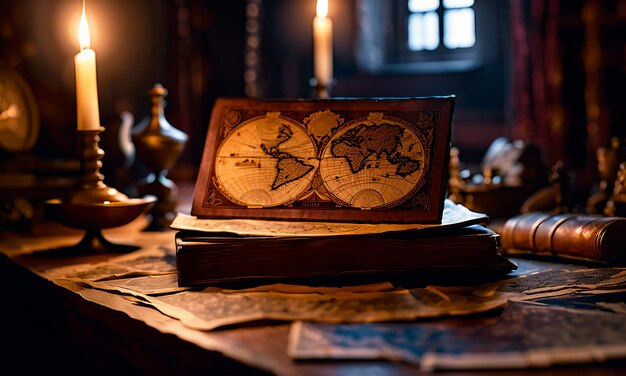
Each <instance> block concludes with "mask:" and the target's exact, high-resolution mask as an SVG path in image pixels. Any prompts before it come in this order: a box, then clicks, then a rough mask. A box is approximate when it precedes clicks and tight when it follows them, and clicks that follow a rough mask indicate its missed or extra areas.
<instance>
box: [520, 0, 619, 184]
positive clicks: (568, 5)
mask: <svg viewBox="0 0 626 376" xmlns="http://www.w3.org/2000/svg"><path fill="white" fill-rule="evenodd" d="M510 12H511V39H512V43H511V46H512V51H511V53H512V58H513V59H512V66H513V71H512V72H513V76H512V85H511V88H512V92H511V105H512V107H511V111H512V129H511V135H512V137H514V138H517V139H523V140H528V141H533V142H535V143H537V144H538V145H539V146H540V147H541V149H542V150H543V151H544V153H545V157H546V159H547V161H548V162H549V163H550V164H554V163H556V162H557V161H562V162H564V164H565V166H566V167H567V168H568V170H569V171H571V173H572V175H573V180H574V183H573V185H574V186H576V185H577V186H578V187H579V188H578V189H579V190H582V191H584V190H585V189H589V188H590V187H591V186H592V185H593V182H594V180H595V179H596V178H597V167H596V164H597V162H596V159H595V153H596V150H597V148H598V147H606V146H609V144H610V139H611V137H613V136H616V137H619V138H620V139H621V140H623V139H624V137H625V136H626V132H625V130H626V125H625V124H624V121H625V120H626V119H625V109H624V107H626V106H624V104H625V102H626V100H625V99H626V96H625V95H624V85H625V84H626V75H625V64H626V62H625V59H624V55H625V54H626V49H625V46H626V45H625V42H626V38H625V37H626V1H624V0H615V1H596V0H568V1H560V0H530V1H528V0H510Z"/></svg>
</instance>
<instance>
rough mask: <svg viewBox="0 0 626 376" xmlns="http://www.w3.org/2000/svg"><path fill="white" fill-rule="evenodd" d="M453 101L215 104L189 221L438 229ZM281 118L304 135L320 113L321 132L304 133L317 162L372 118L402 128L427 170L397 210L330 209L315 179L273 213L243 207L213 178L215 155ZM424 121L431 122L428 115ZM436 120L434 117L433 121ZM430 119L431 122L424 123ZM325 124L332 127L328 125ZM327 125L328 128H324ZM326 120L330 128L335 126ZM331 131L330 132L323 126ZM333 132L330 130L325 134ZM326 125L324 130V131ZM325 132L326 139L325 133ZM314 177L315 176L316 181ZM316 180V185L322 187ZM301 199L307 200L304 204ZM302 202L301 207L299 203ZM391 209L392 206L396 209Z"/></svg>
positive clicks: (226, 101) (331, 204)
mask: <svg viewBox="0 0 626 376" xmlns="http://www.w3.org/2000/svg"><path fill="white" fill-rule="evenodd" d="M454 103H455V97H454V96H453V95H450V96H441V97H415V98H380V99H376V98H342V99H326V100H304V99H283V100H263V99H250V98H218V99H217V100H216V102H215V104H214V106H213V111H212V114H211V120H210V122H209V126H208V131H207V137H206V141H205V147H204V151H203V156H202V160H201V163H200V169H199V172H198V177H197V180H196V186H195V193H194V200H193V203H192V208H191V214H192V215H195V216H197V217H199V218H251V219H276V220H278V219H280V220H320V221H338V222H355V223H381V222H388V223H440V222H441V218H442V212H443V203H444V200H445V191H446V188H447V176H448V160H449V153H450V138H451V125H452V116H453V111H454ZM268 113H280V116H281V117H282V116H284V117H285V118H286V119H289V120H290V121H295V122H296V123H297V124H299V126H304V127H305V128H307V127H308V126H309V122H310V121H311V119H312V118H315V116H316V115H318V114H320V118H321V119H322V120H323V121H322V123H321V124H323V126H322V130H321V131H320V130H319V129H317V130H316V131H317V132H318V134H317V135H316V136H319V137H316V136H313V135H311V134H309V137H310V138H311V140H312V141H313V142H314V143H315V150H317V154H318V157H321V153H322V152H323V150H324V145H325V143H327V142H329V140H330V139H331V138H332V135H334V134H338V133H339V132H340V131H341V130H342V129H344V128H343V127H345V126H346V125H347V124H350V123H354V120H356V119H359V118H367V117H368V116H370V115H371V114H373V113H374V114H375V113H380V116H382V117H383V118H388V119H393V121H394V122H400V123H402V124H405V125H406V126H407V128H409V129H410V131H411V132H413V133H415V135H416V136H417V137H418V139H419V140H420V141H421V142H422V143H423V144H422V148H423V150H424V157H425V159H424V164H425V166H424V167H425V169H424V173H423V176H422V177H421V179H420V180H419V182H418V184H417V186H416V187H414V189H411V193H412V196H411V197H408V198H407V199H406V200H402V202H401V203H399V204H398V205H395V206H391V207H390V205H385V206H382V207H374V208H366V209H361V208H353V207H346V206H342V205H340V204H338V203H336V202H333V201H332V199H331V198H330V197H329V196H330V194H329V193H330V192H327V191H325V187H324V186H323V184H321V188H320V184H319V182H316V181H315V177H314V178H313V180H312V182H311V184H310V187H309V188H307V189H305V190H304V191H303V192H301V193H300V194H298V195H297V197H294V198H293V199H292V200H290V201H289V202H288V203H284V204H281V205H278V206H273V207H247V206H242V205H239V204H237V203H235V202H233V201H231V200H230V199H229V197H227V195H224V194H223V193H224V192H223V189H222V188H221V187H219V185H218V182H217V179H216V176H215V173H216V166H215V163H216V158H217V151H218V150H219V149H220V147H221V145H222V142H223V141H224V140H225V139H226V138H227V137H228V135H229V133H230V132H232V131H233V130H235V129H236V127H237V126H238V125H241V124H243V123H245V122H247V121H249V120H250V119H253V118H255V117H261V116H263V115H266V114H268ZM429 114H430V115H429ZM433 115H434V116H433ZM429 116H432V118H428V117H429ZM327 120H331V121H330V123H329V122H328V121H327ZM324 121H326V122H324ZM332 121H335V122H334V123H333V122H332ZM328 124H331V125H328ZM333 125H334V128H333V129H330V127H332V126H333ZM324 126H326V127H327V128H328V129H325V128H323V127H324ZM324 132H328V134H324ZM317 170H318V171H317V172H316V173H315V174H316V175H317V174H319V168H318V169H317ZM320 181H321V180H320ZM303 198H305V199H303ZM300 200H302V201H300ZM394 204H395V203H394Z"/></svg>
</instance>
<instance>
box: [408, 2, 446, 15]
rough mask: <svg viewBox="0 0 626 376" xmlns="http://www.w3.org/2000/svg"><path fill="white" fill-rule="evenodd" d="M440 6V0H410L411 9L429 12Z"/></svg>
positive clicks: (412, 10)
mask: <svg viewBox="0 0 626 376" xmlns="http://www.w3.org/2000/svg"><path fill="white" fill-rule="evenodd" d="M438 7H439V0H409V11H411V12H428V11H432V10H436V9H437V8H438Z"/></svg>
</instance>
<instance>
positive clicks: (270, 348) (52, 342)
mask: <svg viewBox="0 0 626 376" xmlns="http://www.w3.org/2000/svg"><path fill="white" fill-rule="evenodd" d="M141 225H142V223H141V220H139V221H135V222H133V223H131V224H130V225H128V226H125V227H122V228H118V229H111V230H107V231H105V235H107V236H113V237H115V236H125V237H128V236H130V237H131V238H133V236H137V237H138V238H140V237H142V236H143V237H144V238H145V237H150V239H151V240H150V241H153V242H163V244H166V245H167V244H168V242H173V236H174V232H172V231H164V232H160V233H150V234H146V233H142V232H141V231H140V227H141ZM44 227H45V231H44V229H43V228H44ZM44 227H37V228H35V229H34V231H33V233H31V234H3V238H2V243H1V244H2V246H3V247H2V248H3V249H4V253H2V254H1V255H0V277H1V281H2V285H3V286H4V289H3V290H4V299H3V302H2V309H1V311H2V322H3V323H4V328H5V329H4V330H3V335H2V343H3V346H2V348H3V349H4V350H1V351H2V352H1V354H2V357H1V361H2V365H3V369H16V370H19V371H20V373H32V372H35V371H45V372H48V373H49V372H54V373H57V372H64V373H68V374H73V373H80V374H85V373H89V374H93V373H101V374H127V373H128V374H130V373H144V374H190V373H200V372H204V373H207V374H220V375H222V374H228V375H235V374H236V375H239V374H266V373H269V374H282V375H346V374H355V375H382V374H385V375H387V374H389V375H405V374H411V375H414V374H421V372H420V371H419V368H418V367H417V366H415V365H409V364H404V363H401V362H388V361H332V360H324V361H300V362H297V361H293V360H292V359H290V358H289V357H288V356H287V353H286V347H287V336H288V332H289V324H288V323H267V324H264V325H242V326H238V327H235V328H228V329H221V330H214V331H210V332H199V331H196V330H192V329H189V328H186V327H184V326H183V325H182V324H181V323H180V321H179V320H177V319H174V318H171V317H168V316H165V315H163V314H161V313H160V312H159V311H157V310H155V309H153V308H151V307H145V306H138V305H135V304H133V303H132V302H130V301H129V300H127V299H126V298H125V297H124V296H122V295H120V294H115V293H107V292H102V291H95V290H92V289H87V288H77V287H76V286H65V285H59V284H55V283H53V282H52V281H50V280H48V279H46V278H43V277H42V276H40V275H39V274H37V271H38V270H42V269H45V268H49V267H52V266H62V265H71V264H75V263H82V262H88V261H89V262H94V261H101V260H105V259H107V258H108V257H111V255H106V254H104V255H86V256H73V257H34V256H20V255H19V253H20V252H18V251H16V248H11V247H10V245H16V247H17V246H19V244H20V241H25V240H28V241H29V242H35V243H36V242H40V244H41V245H42V246H45V245H50V241H51V239H58V240H63V239H65V240H67V239H75V240H78V239H79V238H80V233H79V232H78V231H74V230H70V229H66V228H62V227H61V226H60V225H55V224H50V223H47V224H46V225H45V226H44ZM51 233H52V234H56V235H57V236H55V237H54V238H51V237H49V236H48V235H49V234H51ZM142 234H143V235H142ZM168 246H169V245H168ZM172 246H173V244H172ZM7 249H8V251H7ZM11 249H13V250H11ZM496 315H498V312H490V313H488V314H484V315H477V316H472V317H465V318H454V319H442V320H441V322H442V323H448V324H449V325H454V326H458V325H465V326H470V325H476V324H479V323H482V322H485V321H488V320H490V319H491V318H493V317H494V316H496ZM192 338H193V341H192V340H191V339H192ZM573 372H577V373H578V372H581V373H583V374H586V375H614V374H615V375H617V374H626V373H625V372H626V362H625V361H611V362H607V363H602V364H593V365H582V366H577V367H574V366H565V367H552V368H546V369H536V370H518V371H508V372H500V371H498V372H491V373H490V374H492V375H493V374H507V375H521V374H532V375H569V374H572V373H573ZM442 373H443V372H438V374H442ZM479 373H480V372H476V371H472V372H453V373H451V374H454V375H475V374H479ZM444 374H445V373H444Z"/></svg>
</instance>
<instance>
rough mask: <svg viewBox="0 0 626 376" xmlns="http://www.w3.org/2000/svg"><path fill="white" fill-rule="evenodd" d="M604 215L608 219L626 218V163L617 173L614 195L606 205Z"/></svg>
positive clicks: (620, 166)
mask: <svg viewBox="0 0 626 376" xmlns="http://www.w3.org/2000/svg"><path fill="white" fill-rule="evenodd" d="M604 215H606V216H608V217H614V216H619V217H625V216H626V162H622V163H621V164H620V165H619V170H618V171H617V179H615V186H614V187H613V195H612V196H611V198H610V199H609V201H608V202H607V203H606V207H605V208H604Z"/></svg>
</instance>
